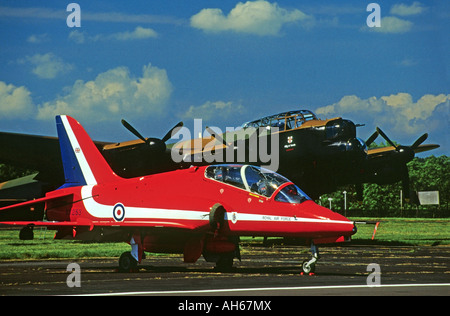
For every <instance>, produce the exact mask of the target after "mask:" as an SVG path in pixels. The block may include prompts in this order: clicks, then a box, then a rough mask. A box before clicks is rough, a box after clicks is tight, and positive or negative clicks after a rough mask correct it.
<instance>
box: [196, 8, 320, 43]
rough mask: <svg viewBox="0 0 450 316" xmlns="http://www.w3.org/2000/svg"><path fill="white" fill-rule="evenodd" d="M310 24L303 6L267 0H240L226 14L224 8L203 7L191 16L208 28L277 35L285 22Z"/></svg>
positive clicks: (203, 28)
mask: <svg viewBox="0 0 450 316" xmlns="http://www.w3.org/2000/svg"><path fill="white" fill-rule="evenodd" d="M300 21H301V22H303V23H304V24H311V23H312V21H313V18H312V17H311V16H308V15H306V14H305V13H303V12H302V11H300V10H297V9H294V10H287V9H284V8H281V7H279V6H278V4H277V3H270V2H267V1H265V0H258V1H248V2H246V3H242V2H239V3H238V4H237V5H236V6H235V7H234V8H233V9H232V10H231V11H230V13H229V14H228V15H227V16H225V15H224V13H223V11H222V10H221V9H203V10H201V11H200V12H199V13H197V14H196V15H194V16H192V17H191V26H192V27H194V28H198V29H201V30H203V31H205V32H221V31H233V32H237V33H247V34H256V35H260V36H264V35H278V34H279V32H280V30H281V28H282V27H283V25H285V24H287V23H293V22H300Z"/></svg>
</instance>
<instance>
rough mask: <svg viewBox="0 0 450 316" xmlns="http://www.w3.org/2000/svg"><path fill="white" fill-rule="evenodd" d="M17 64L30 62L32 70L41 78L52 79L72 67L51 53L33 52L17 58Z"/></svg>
mask: <svg viewBox="0 0 450 316" xmlns="http://www.w3.org/2000/svg"><path fill="white" fill-rule="evenodd" d="M18 62H19V64H31V65H32V66H33V69H32V72H33V73H34V74H35V75H36V76H38V77H39V78H42V79H54V78H56V77H57V76H59V75H61V74H64V73H67V72H69V71H71V70H72V69H73V68H74V67H73V65H71V64H68V63H65V62H64V61H63V60H62V59H61V58H60V57H58V56H56V55H55V54H53V53H47V54H44V55H42V54H35V55H33V56H27V57H25V58H22V59H19V60H18Z"/></svg>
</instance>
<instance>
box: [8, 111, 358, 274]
mask: <svg viewBox="0 0 450 316" xmlns="http://www.w3.org/2000/svg"><path fill="white" fill-rule="evenodd" d="M56 122H57V131H58V137H59V144H60V151H61V157H62V165H63V170H64V176H65V179H66V180H65V183H64V184H63V185H62V186H61V187H60V188H58V189H57V190H54V191H50V192H48V193H47V194H46V195H45V197H43V198H39V199H36V200H31V201H27V202H22V203H18V204H15V205H10V206H7V207H3V208H0V211H5V210H8V209H15V208H19V207H31V206H34V205H36V204H39V203H45V214H46V219H47V220H46V221H20V222H2V223H1V224H7V225H19V226H26V227H29V228H32V227H34V226H46V227H48V228H49V229H55V230H57V232H56V234H55V238H57V239H63V238H77V239H83V240H96V241H121V242H127V243H129V244H130V245H131V252H126V253H124V254H122V256H121V257H120V260H119V267H120V270H124V271H125V270H130V269H133V267H135V266H136V264H137V262H140V261H141V260H142V258H143V255H144V252H145V251H147V252H168V253H172V252H175V253H183V254H184V261H185V262H196V261H197V259H198V258H199V257H200V256H201V255H202V254H203V256H204V257H205V259H206V260H207V261H212V262H216V263H217V267H219V268H229V267H231V265H232V263H233V259H234V257H238V258H239V257H240V255H239V246H238V240H239V236H281V237H297V238H303V239H305V240H306V241H307V242H308V244H311V250H312V254H313V256H312V258H311V259H310V260H306V261H304V262H303V264H302V269H303V271H304V272H306V273H312V272H313V271H314V267H315V264H316V261H317V260H318V251H317V244H321V243H334V242H342V241H346V240H349V239H350V236H351V235H353V234H354V233H355V232H356V228H355V225H354V223H353V222H351V221H349V220H348V219H347V218H345V217H344V216H342V215H340V214H337V213H334V212H333V211H331V210H329V209H327V208H324V207H322V206H319V205H317V204H316V203H314V202H313V201H312V200H311V199H310V198H309V197H308V196H307V195H306V194H305V193H304V192H303V191H302V190H301V189H300V188H299V187H297V186H296V185H295V184H294V183H292V182H291V181H289V180H287V179H286V178H285V177H283V176H281V175H279V174H277V173H274V172H270V171H268V170H264V169H262V168H260V167H254V166H250V165H238V164H234V165H230V164H222V165H210V166H202V167H198V166H193V167H191V168H188V169H182V170H176V171H169V172H165V173H157V174H153V175H148V176H140V177H136V178H129V179H125V178H122V177H120V176H118V175H116V174H115V173H114V171H113V170H112V169H111V168H110V165H109V164H108V162H107V161H106V160H105V158H104V157H103V156H102V155H101V153H100V152H99V150H98V149H97V147H96V145H95V144H94V142H93V141H92V140H91V139H90V137H89V136H88V134H87V133H86V131H85V130H84V129H83V127H82V126H81V125H80V124H79V123H78V122H77V121H76V120H75V119H73V118H71V117H69V116H64V115H62V116H57V117H56Z"/></svg>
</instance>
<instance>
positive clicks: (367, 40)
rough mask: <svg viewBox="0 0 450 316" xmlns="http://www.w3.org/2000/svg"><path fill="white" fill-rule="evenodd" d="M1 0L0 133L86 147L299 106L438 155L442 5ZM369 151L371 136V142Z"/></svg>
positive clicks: (444, 42)
mask: <svg viewBox="0 0 450 316" xmlns="http://www.w3.org/2000/svg"><path fill="white" fill-rule="evenodd" d="M76 3H78V4H79V6H80V9H81V15H80V18H81V27H73V28H70V27H68V26H67V24H66V19H67V17H68V15H69V14H70V13H71V12H67V11H66V7H67V5H68V4H69V1H67V2H64V1H2V0H0V43H1V44H0V126H1V130H2V131H12V132H25V133H34V134H44V135H56V129H55V123H54V116H55V115H56V114H69V115H72V116H74V117H75V118H76V119H77V120H79V121H80V122H81V123H82V124H83V126H85V128H86V130H87V131H88V132H89V133H90V134H91V136H92V137H93V138H95V139H97V140H106V141H124V140H129V139H132V138H133V136H132V135H131V134H129V132H127V131H126V130H125V129H124V128H123V127H122V126H121V124H120V119H121V118H125V119H127V120H128V121H129V122H131V123H132V124H133V125H134V126H135V127H136V128H137V129H138V130H140V131H141V133H142V134H144V135H145V136H154V137H157V136H163V135H164V134H165V133H166V131H167V130H168V129H169V128H170V127H171V126H173V125H174V124H175V123H177V122H178V121H180V120H183V121H184V122H185V124H186V125H187V126H188V127H190V126H192V124H193V119H194V118H202V119H203V122H204V124H205V125H209V126H218V127H220V128H221V129H222V130H225V127H237V126H239V125H241V124H242V123H243V122H245V121H248V120H252V119H256V118H258V117H259V116H263V115H269V114H274V113H278V112H281V111H287V110H294V109H309V110H312V111H314V112H315V113H316V114H318V116H319V117H321V118H331V117H336V116H341V117H344V118H348V119H351V120H353V121H354V122H355V123H360V124H366V126H365V127H361V128H359V129H358V135H359V136H360V137H361V138H363V139H366V138H367V137H368V136H369V135H371V134H372V133H373V131H374V129H375V127H376V126H379V127H381V128H382V129H383V131H385V132H386V133H387V134H388V135H389V136H390V137H391V139H393V140H395V141H398V142H400V143H401V144H405V145H408V144H412V143H413V142H414V140H415V139H417V138H418V137H419V136H420V135H422V134H423V133H425V132H428V133H429V134H430V137H429V140H428V141H427V142H428V143H430V142H431V143H439V144H440V145H441V148H440V149H438V150H435V151H433V152H429V153H430V154H435V155H440V154H447V155H449V153H450V151H449V145H450V144H449V142H448V134H449V133H448V124H449V108H450V101H449V100H450V91H449V90H450V89H449V87H450V84H449V77H448V76H449V70H450V69H449V61H450V54H449V51H450V44H449V36H448V34H450V2H449V1H446V0H439V1H378V2H376V3H377V4H379V6H380V9H381V13H380V17H381V27H379V28H376V27H374V28H369V27H368V26H367V24H366V20H367V17H368V16H369V14H371V12H368V11H367V10H366V7H367V4H368V3H369V2H364V1H360V0H354V1H298V0H296V1H294V0H286V1H285V0H279V1H277V2H274V1H262V0H261V1H248V2H245V1H244V2H239V1H228V0H227V1H223V0H221V1H215V0H209V1H183V0H171V1H155V0H152V1H132V2H127V1H95V2H94V1H77V2H76ZM380 140H381V139H380Z"/></svg>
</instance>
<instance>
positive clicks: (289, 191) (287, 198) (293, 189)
mask: <svg viewBox="0 0 450 316" xmlns="http://www.w3.org/2000/svg"><path fill="white" fill-rule="evenodd" d="M205 177H206V178H209V179H213V180H216V181H220V182H224V183H226V184H229V185H232V186H235V187H238V188H240V189H243V190H246V191H249V192H252V193H256V194H259V195H262V196H265V197H268V198H270V197H271V196H272V195H273V194H274V192H275V191H277V190H278V188H280V187H282V186H284V184H286V183H289V185H286V186H284V187H283V188H282V189H281V190H280V191H279V192H278V193H277V195H276V196H275V201H278V202H286V203H292V204H295V203H302V202H304V201H306V200H310V198H309V197H308V196H307V195H306V194H305V193H304V192H303V191H302V190H300V189H299V188H298V187H297V186H296V185H294V184H292V182H291V181H289V180H288V179H286V178H285V177H283V176H282V175H280V174H278V173H275V172H273V171H271V170H268V169H264V168H261V167H256V166H250V165H211V166H208V167H207V168H206V170H205Z"/></svg>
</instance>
